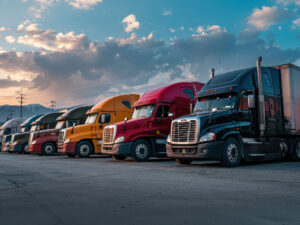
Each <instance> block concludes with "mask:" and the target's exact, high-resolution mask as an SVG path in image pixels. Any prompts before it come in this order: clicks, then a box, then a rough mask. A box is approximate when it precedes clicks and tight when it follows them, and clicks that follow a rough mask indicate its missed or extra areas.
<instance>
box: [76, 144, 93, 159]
mask: <svg viewBox="0 0 300 225" xmlns="http://www.w3.org/2000/svg"><path fill="white" fill-rule="evenodd" d="M92 153H93V146H92V144H91V143H90V142H88V141H81V142H79V143H78V144H77V145H76V155H78V157H80V158H88V157H90V155H91V154H92Z"/></svg>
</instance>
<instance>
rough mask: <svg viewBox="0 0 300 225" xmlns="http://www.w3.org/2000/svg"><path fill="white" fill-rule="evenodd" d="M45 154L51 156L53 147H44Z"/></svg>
mask: <svg viewBox="0 0 300 225" xmlns="http://www.w3.org/2000/svg"><path fill="white" fill-rule="evenodd" d="M45 152H46V153H48V154H51V153H52V152H53V147H52V146H51V145H47V146H46V147H45Z"/></svg>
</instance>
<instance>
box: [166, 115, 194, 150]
mask: <svg viewBox="0 0 300 225" xmlns="http://www.w3.org/2000/svg"><path fill="white" fill-rule="evenodd" d="M171 141H172V143H174V144H195V143H196V142H197V120H187V119H182V120H175V121H173V122H172V132H171Z"/></svg>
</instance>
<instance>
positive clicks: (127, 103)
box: [122, 101, 131, 109]
mask: <svg viewBox="0 0 300 225" xmlns="http://www.w3.org/2000/svg"><path fill="white" fill-rule="evenodd" d="M122 104H123V105H125V106H126V107H127V108H128V109H131V104H130V102H129V101H122Z"/></svg>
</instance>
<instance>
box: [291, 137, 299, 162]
mask: <svg viewBox="0 0 300 225" xmlns="http://www.w3.org/2000/svg"><path fill="white" fill-rule="evenodd" d="M291 159H292V160H293V161H300V141H296V142H295V146H294V151H293V153H292V155H291Z"/></svg>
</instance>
